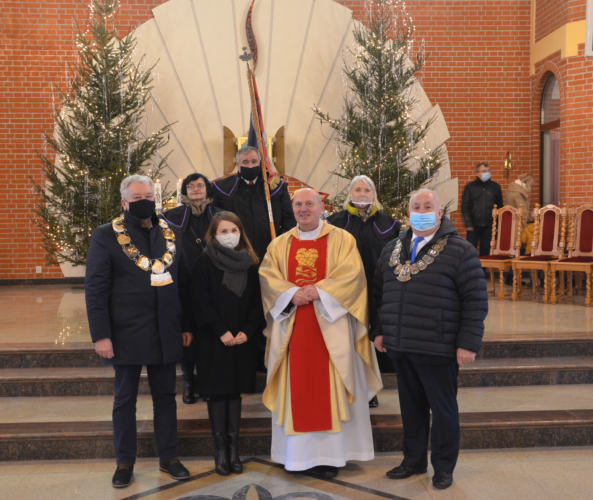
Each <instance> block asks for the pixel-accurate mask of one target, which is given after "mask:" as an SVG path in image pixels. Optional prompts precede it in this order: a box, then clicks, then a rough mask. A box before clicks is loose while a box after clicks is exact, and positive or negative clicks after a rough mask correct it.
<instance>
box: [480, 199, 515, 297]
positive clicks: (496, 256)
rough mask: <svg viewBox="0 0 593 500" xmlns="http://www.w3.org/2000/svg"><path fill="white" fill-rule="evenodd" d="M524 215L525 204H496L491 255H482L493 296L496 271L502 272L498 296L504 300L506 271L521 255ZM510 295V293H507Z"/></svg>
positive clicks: (490, 291) (481, 259) (494, 293)
mask: <svg viewBox="0 0 593 500" xmlns="http://www.w3.org/2000/svg"><path fill="white" fill-rule="evenodd" d="M522 215H523V205H519V208H515V207H512V206H510V205H505V206H504V207H502V208H501V209H497V208H496V205H494V210H492V218H493V223H492V242H491V244H490V255H485V256H483V257H480V262H481V263H482V267H484V268H487V269H488V270H489V271H490V282H491V283H492V290H488V293H491V294H492V296H495V295H496V284H495V281H494V271H496V270H498V271H499V272H500V290H499V292H498V298H499V299H500V300H504V298H505V293H504V271H505V270H506V269H507V268H509V267H511V263H512V262H513V259H516V258H517V257H518V256H519V249H518V247H517V242H518V244H519V246H521V217H522ZM507 295H509V294H507Z"/></svg>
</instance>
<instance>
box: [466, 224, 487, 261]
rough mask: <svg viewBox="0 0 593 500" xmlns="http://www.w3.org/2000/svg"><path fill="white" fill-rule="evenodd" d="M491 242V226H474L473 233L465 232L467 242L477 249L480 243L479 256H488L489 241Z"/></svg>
mask: <svg viewBox="0 0 593 500" xmlns="http://www.w3.org/2000/svg"><path fill="white" fill-rule="evenodd" d="M491 240H492V226H491V225H490V226H474V230H473V231H468V232H467V241H469V242H470V243H471V244H472V245H473V246H474V247H476V248H478V242H479V243H480V256H482V255H490V241H491Z"/></svg>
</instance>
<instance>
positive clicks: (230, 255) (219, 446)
mask: <svg viewBox="0 0 593 500" xmlns="http://www.w3.org/2000/svg"><path fill="white" fill-rule="evenodd" d="M258 263H259V259H258V258H257V256H256V255H255V252H254V251H253V248H252V246H251V243H250V242H249V239H248V238H247V235H246V234H245V231H244V230H243V224H242V223H241V221H240V220H239V218H238V217H237V216H236V215H235V214H233V213H231V212H218V213H216V214H214V216H213V217H212V222H211V223H210V227H209V228H208V232H207V233H206V247H205V248H204V253H203V254H202V255H201V256H200V257H198V260H197V261H196V264H195V266H194V268H193V270H192V274H191V302H192V306H193V307H192V308H193V314H194V322H195V325H196V332H195V345H196V357H197V361H198V362H197V367H198V391H199V392H200V393H201V394H204V399H206V401H207V403H208V417H209V418H210V424H211V426H212V435H213V437H214V445H215V454H214V461H215V466H216V472H217V473H218V474H220V475H222V476H228V475H229V473H230V472H234V473H236V474H240V473H241V472H243V466H242V465H241V460H240V459H239V448H238V442H239V427H240V425H241V394H242V393H252V392H255V379H256V369H257V333H258V332H259V331H261V330H262V329H263V328H264V327H265V326H266V321H265V318H264V312H263V307H262V301H261V292H260V287H259V276H258V274H257V269H258V268H257V264H258Z"/></svg>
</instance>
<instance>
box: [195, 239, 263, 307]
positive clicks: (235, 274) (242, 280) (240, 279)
mask: <svg viewBox="0 0 593 500" xmlns="http://www.w3.org/2000/svg"><path fill="white" fill-rule="evenodd" d="M204 254H206V255H207V256H208V257H210V259H211V260H212V262H213V263H214V265H215V266H216V267H217V268H218V269H220V270H221V271H224V275H223V276H222V286H224V287H226V288H228V289H229V290H230V291H231V292H233V293H234V294H235V295H236V296H237V297H241V296H242V295H243V292H244V291H245V287H246V286H247V270H248V269H249V268H250V267H251V264H252V261H251V257H250V256H249V254H248V253H247V250H239V251H238V252H237V251H236V250H235V249H234V248H226V247H223V246H222V245H221V244H220V243H218V242H216V241H215V242H214V243H207V244H206V248H205V249H204Z"/></svg>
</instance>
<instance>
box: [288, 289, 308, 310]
mask: <svg viewBox="0 0 593 500" xmlns="http://www.w3.org/2000/svg"><path fill="white" fill-rule="evenodd" d="M311 300H312V299H310V298H309V296H308V295H307V294H306V293H305V289H304V288H300V289H299V290H297V292H296V293H295V294H294V295H293V296H292V300H291V302H292V303H293V304H294V305H295V306H297V307H299V306H306V305H307V304H308V303H309V302H311Z"/></svg>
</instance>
